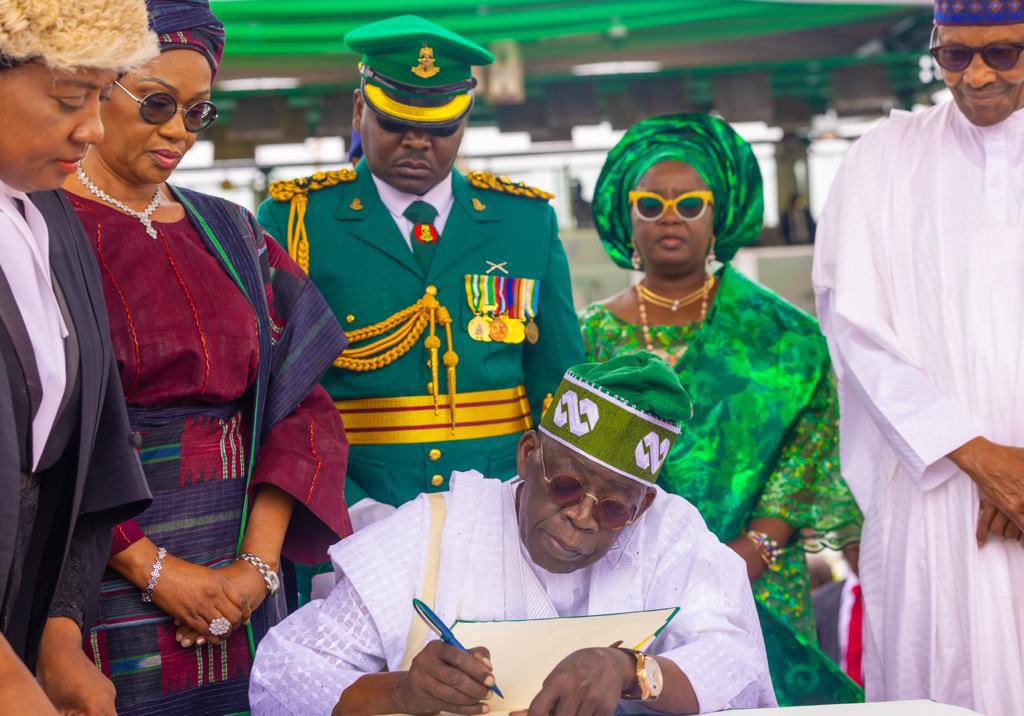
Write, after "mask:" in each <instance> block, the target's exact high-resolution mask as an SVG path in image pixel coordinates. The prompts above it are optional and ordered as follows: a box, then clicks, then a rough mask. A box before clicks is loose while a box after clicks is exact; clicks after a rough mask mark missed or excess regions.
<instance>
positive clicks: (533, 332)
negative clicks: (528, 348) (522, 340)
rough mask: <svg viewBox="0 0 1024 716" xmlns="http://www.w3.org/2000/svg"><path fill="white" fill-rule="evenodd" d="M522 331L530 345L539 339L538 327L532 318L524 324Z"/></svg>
mask: <svg viewBox="0 0 1024 716" xmlns="http://www.w3.org/2000/svg"><path fill="white" fill-rule="evenodd" d="M524 331H525V333H526V340H527V341H528V342H529V343H530V344H531V345H533V344H534V343H536V342H537V341H539V340H540V329H539V328H537V324H536V323H534V322H533V319H532V318H531V319H530V322H529V323H527V324H526V328H525V329H524Z"/></svg>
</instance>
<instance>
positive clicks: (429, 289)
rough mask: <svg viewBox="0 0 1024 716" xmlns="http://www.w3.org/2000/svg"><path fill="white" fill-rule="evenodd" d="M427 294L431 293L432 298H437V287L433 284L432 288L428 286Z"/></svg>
mask: <svg viewBox="0 0 1024 716" xmlns="http://www.w3.org/2000/svg"><path fill="white" fill-rule="evenodd" d="M427 293H429V294H430V295H431V296H436V295H437V286H434V285H433V284H431V285H430V286H427Z"/></svg>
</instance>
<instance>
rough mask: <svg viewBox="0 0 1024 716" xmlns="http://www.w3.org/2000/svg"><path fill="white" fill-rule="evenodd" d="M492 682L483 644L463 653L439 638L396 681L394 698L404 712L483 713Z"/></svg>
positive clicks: (489, 664) (486, 710) (487, 707)
mask: <svg viewBox="0 0 1024 716" xmlns="http://www.w3.org/2000/svg"><path fill="white" fill-rule="evenodd" d="M493 685H494V676H493V675H492V673H491V662H490V653H489V652H488V651H487V650H486V649H484V648H482V647H477V648H476V649H470V652H469V654H466V653H463V652H461V651H459V650H458V649H456V648H455V647H453V646H449V645H448V644H445V643H443V642H441V641H436V640H435V641H432V642H430V643H429V644H427V646H426V647H424V649H423V651H421V652H420V653H419V654H418V655H417V656H416V658H415V659H413V660H412V665H411V666H410V667H409V671H407V672H406V673H405V676H404V678H402V679H401V680H400V681H399V682H398V684H397V685H396V698H397V699H398V702H399V703H400V704H401V705H402V708H401V712H402V713H407V714H435V713H437V712H438V711H447V712H450V713H453V714H485V713H487V712H488V711H490V710H491V709H490V707H489V706H488V705H487V704H485V703H482V702H483V701H484V700H485V699H488V698H490V696H491V693H492V692H491V691H490V687H491V686H493Z"/></svg>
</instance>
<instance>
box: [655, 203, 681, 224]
mask: <svg viewBox="0 0 1024 716" xmlns="http://www.w3.org/2000/svg"><path fill="white" fill-rule="evenodd" d="M658 223H659V224H665V225H668V226H671V225H673V224H681V223H683V220H682V219H681V218H680V216H679V212H677V211H676V208H675V207H674V206H668V207H665V213H663V214H662V215H661V218H660V219H658Z"/></svg>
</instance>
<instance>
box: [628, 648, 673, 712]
mask: <svg viewBox="0 0 1024 716" xmlns="http://www.w3.org/2000/svg"><path fill="white" fill-rule="evenodd" d="M623 651H626V652H629V653H630V654H632V655H633V656H634V657H636V686H635V687H634V688H633V689H631V690H629V691H627V692H625V693H624V694H622V698H623V699H627V700H629V701H641V702H650V701H654V700H655V699H657V698H658V697H659V696H661V690H662V688H663V687H664V685H665V682H664V680H663V679H662V676H661V665H660V664H658V660H657V659H655V658H654V657H651V656H647V655H646V654H644V653H643V652H642V651H634V650H632V649H623Z"/></svg>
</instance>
